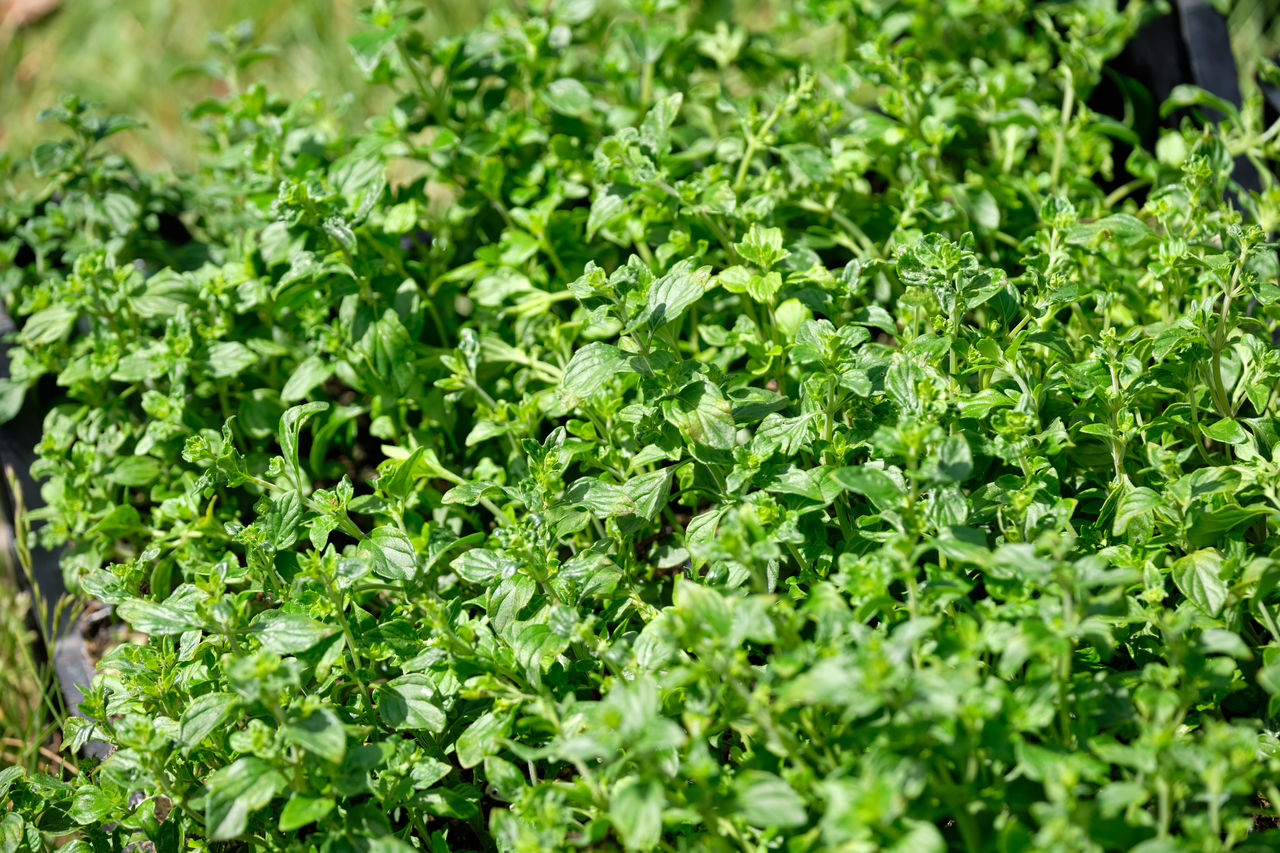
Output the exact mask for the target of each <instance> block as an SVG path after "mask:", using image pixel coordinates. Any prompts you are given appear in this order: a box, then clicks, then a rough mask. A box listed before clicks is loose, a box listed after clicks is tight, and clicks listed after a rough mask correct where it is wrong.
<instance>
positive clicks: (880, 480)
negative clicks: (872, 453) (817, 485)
mask: <svg viewBox="0 0 1280 853" xmlns="http://www.w3.org/2000/svg"><path fill="white" fill-rule="evenodd" d="M831 476H832V478H834V479H835V481H836V482H837V483H839V484H840V485H841V486H844V487H845V488H846V489H848V490H849V491H852V492H857V493H858V494H860V495H863V496H865V497H866V498H867V499H869V500H870V501H871V503H873V504H875V506H876V508H877V509H893V508H894V507H896V506H897V505H898V504H899V503H901V501H902V497H903V493H902V488H901V487H900V486H899V485H898V484H897V483H895V482H894V481H893V479H892V478H891V477H890V476H889V475H888V474H886V473H885V472H884V471H881V470H879V469H876V468H868V467H866V466H858V467H849V468H837V469H836V470H835V471H833V472H831Z"/></svg>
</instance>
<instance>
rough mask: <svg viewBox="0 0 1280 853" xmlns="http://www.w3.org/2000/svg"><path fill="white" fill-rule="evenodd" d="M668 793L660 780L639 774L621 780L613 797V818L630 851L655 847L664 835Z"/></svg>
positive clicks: (611, 819)
mask: <svg viewBox="0 0 1280 853" xmlns="http://www.w3.org/2000/svg"><path fill="white" fill-rule="evenodd" d="M665 803H666V795H665V793H664V792H663V790H662V786H661V785H660V784H658V783H657V782H656V781H652V780H641V779H638V778H636V777H635V776H630V777H627V778H626V779H623V780H622V781H621V782H619V783H618V784H617V785H616V786H615V787H614V789H613V794H612V796H610V797H609V820H610V821H611V822H612V823H613V825H614V828H616V829H617V830H618V835H620V836H621V837H622V844H623V846H624V847H626V849H628V850H652V849H654V847H656V846H657V844H658V841H659V840H660V839H661V837H662V809H663V806H664V805H665Z"/></svg>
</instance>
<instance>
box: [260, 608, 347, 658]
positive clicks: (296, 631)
mask: <svg viewBox="0 0 1280 853" xmlns="http://www.w3.org/2000/svg"><path fill="white" fill-rule="evenodd" d="M337 632H338V629H337V628H336V627H334V626H332V625H325V624H324V623H322V622H317V621H316V620H314V619H311V618H309V617H307V616H303V615H302V614H301V613H287V612H285V611H283V610H264V611H263V612H262V613H259V614H258V615H257V617H255V618H254V620H253V622H251V623H250V625H249V633H251V634H253V635H254V636H256V637H257V638H258V642H260V643H261V644H262V647H263V648H264V649H266V650H267V651H269V652H271V653H273V654H277V655H293V654H298V653H300V652H305V651H306V650H307V649H309V648H311V647H312V646H314V645H315V644H316V643H318V642H320V641H321V640H323V639H324V638H325V637H331V636H333V635H334V634H336V633H337Z"/></svg>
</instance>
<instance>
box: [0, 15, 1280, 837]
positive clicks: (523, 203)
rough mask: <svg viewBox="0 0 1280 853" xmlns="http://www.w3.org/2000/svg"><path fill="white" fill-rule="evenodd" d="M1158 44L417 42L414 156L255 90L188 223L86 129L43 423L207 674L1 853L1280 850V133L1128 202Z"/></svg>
mask: <svg viewBox="0 0 1280 853" xmlns="http://www.w3.org/2000/svg"><path fill="white" fill-rule="evenodd" d="M729 11H730V12H731V11H732V10H729ZM1147 11H1148V10H1147V9H1146V8H1145V7H1142V6H1141V5H1140V4H1134V3H1130V4H1127V5H1126V7H1125V9H1124V10H1123V11H1117V10H1116V9H1115V8H1114V5H1113V4H1108V3H1093V2H1069V3H1059V4H1051V5H1048V4H1034V5H1031V4H1026V3H1022V2H1014V0H1009V2H1000V3H982V4H969V3H961V2H955V3H947V4H945V8H943V9H941V10H940V9H939V8H938V7H937V5H936V4H932V3H922V2H893V3H883V4H861V3H845V2H813V3H798V2H797V3H787V4H777V8H773V9H772V10H771V11H770V12H769V13H768V14H765V13H756V14H754V15H741V14H730V13H727V12H726V10H724V9H722V8H720V7H719V6H718V5H716V4H705V5H704V4H680V3H674V2H662V0H637V2H634V3H601V4H597V3H593V2H581V0H575V1H574V2H570V1H569V0H566V1H565V2H552V3H549V4H546V6H545V7H543V8H540V9H538V10H536V11H535V10H531V9H522V10H519V11H512V12H508V13H502V14H498V15H495V16H493V17H492V18H491V19H490V20H489V21H488V22H487V23H486V24H485V25H484V26H482V27H480V28H477V29H475V30H473V31H471V32H468V33H467V34H465V35H462V36H459V37H456V38H444V39H436V40H430V41H429V40H427V39H425V38H424V37H423V36H422V34H421V32H420V31H419V30H418V29H417V27H416V24H415V20H416V18H415V14H416V13H415V12H414V10H412V9H408V10H405V9H401V8H400V7H399V6H398V5H396V4H383V3H379V4H376V5H375V6H374V7H373V8H372V9H371V10H369V12H368V15H367V28H366V29H365V30H364V31H363V32H361V33H360V34H359V35H357V36H356V37H354V38H353V39H352V41H351V47H352V50H353V52H354V56H355V61H356V63H357V66H358V67H359V68H360V70H361V71H362V73H364V74H365V75H366V76H367V78H368V80H369V83H370V85H372V86H378V87H383V88H387V89H390V90H391V92H392V93H393V96H394V98H395V106H394V108H392V109H391V110H390V111H388V112H387V113H385V114H383V115H378V116H375V117H373V118H371V119H370V120H369V122H368V123H367V125H366V131H365V132H364V133H363V134H361V135H359V136H356V137H346V136H343V135H342V134H341V133H340V132H338V131H337V130H336V125H335V124H334V123H333V122H331V121H330V116H329V114H328V113H327V112H326V110H325V107H324V105H323V104H322V103H320V102H319V101H317V100H303V101H298V102H285V101H282V100H278V99H274V98H272V97H271V96H270V95H269V94H268V93H267V92H266V91H265V90H264V89H263V88H262V87H260V86H257V85H252V84H250V85H239V86H233V87H231V88H230V90H229V91H230V93H229V94H228V95H227V96H226V97H225V98H222V99H219V100H215V101H207V102H203V103H201V104H199V105H198V106H197V107H196V108H195V109H194V110H193V113H194V114H195V115H196V117H197V118H198V119H199V120H200V121H201V122H203V123H204V125H205V127H206V129H207V131H208V133H207V143H208V146H209V151H208V153H207V155H206V158H205V164H206V165H205V168H204V169H203V171H202V172H201V173H200V174H198V175H192V176H189V177H188V178H185V179H181V180H177V181H174V182H169V181H163V180H160V179H157V178H153V177H149V176H147V175H145V174H139V173H137V172H136V171H134V170H131V169H130V168H129V166H128V164H126V163H124V162H122V161H120V160H119V159H118V158H115V157H113V156H112V155H110V154H107V153H103V152H104V151H105V149H104V148H103V147H102V146H99V145H98V144H97V143H98V142H99V140H100V138H101V137H102V136H104V135H105V132H104V131H106V130H114V129H117V128H122V127H124V126H125V123H124V121H123V120H115V119H102V118H96V117H94V114H93V113H92V112H90V111H87V110H86V109H84V107H83V105H82V104H80V102H78V101H76V100H74V99H71V100H68V101H66V102H64V104H63V106H62V108H61V109H60V110H58V111H56V112H54V113H53V117H54V118H56V119H58V120H60V121H62V122H63V123H64V124H65V125H66V126H67V127H68V129H69V132H70V134H71V135H70V137H69V139H68V140H67V141H53V142H49V143H46V144H45V145H44V146H43V147H41V148H39V149H37V150H36V152H35V153H34V154H33V157H32V160H31V165H32V166H33V167H34V168H37V169H38V170H39V171H40V173H41V174H42V175H45V176H47V177H48V179H49V181H50V189H49V190H48V191H47V192H46V193H45V194H43V195H41V196H38V197H35V198H21V197H19V198H17V199H15V200H13V201H11V202H10V203H9V204H8V205H7V206H6V207H5V208H4V211H5V212H4V214H3V216H4V217H5V218H4V220H3V223H4V228H5V229H6V233H8V234H10V235H11V236H9V237H7V238H6V239H5V240H4V241H3V242H0V252H3V253H7V254H6V255H4V257H5V258H6V259H7V260H8V261H9V262H10V265H9V267H8V269H7V271H6V272H5V273H4V274H3V275H4V280H3V289H4V293H5V294H6V297H7V298H8V300H9V302H10V304H11V305H12V306H13V310H14V311H15V313H16V314H17V315H19V316H21V317H23V318H24V325H23V328H22V331H21V332H20V333H18V335H17V338H16V343H17V349H16V353H17V354H16V355H15V362H14V364H15V367H14V370H13V375H12V378H11V379H10V380H9V381H8V382H7V384H6V385H5V386H4V389H3V390H4V393H5V399H6V400H7V406H8V411H9V412H13V411H16V410H17V408H18V407H19V406H20V405H22V404H24V403H25V402H26V401H28V400H30V399H32V398H34V397H35V395H36V394H37V393H38V392H41V389H42V382H43V384H44V386H45V389H44V391H43V393H48V389H47V386H48V383H47V382H44V379H45V378H51V379H52V380H53V381H54V383H56V387H57V389H58V392H57V393H58V397H57V403H56V405H54V406H53V407H52V408H51V410H50V413H49V415H48V417H47V419H46V422H45V437H44V440H43V442H42V445H41V448H40V452H41V460H40V462H39V463H38V467H37V473H38V474H39V475H40V476H41V477H42V478H43V480H44V493H43V497H44V498H45V503H46V508H45V509H44V510H43V511H42V513H43V519H44V521H45V524H44V526H43V527H42V528H41V529H40V535H41V537H42V538H43V540H44V541H45V542H46V543H48V544H57V543H60V542H64V541H66V542H68V543H70V544H69V550H68V551H67V556H66V559H65V562H64V565H65V567H66V570H67V575H68V579H69V581H71V582H72V583H74V584H76V585H77V586H78V588H79V589H80V590H81V591H82V592H83V593H85V594H87V595H91V596H94V597H96V598H98V599H100V600H102V601H104V602H107V603H109V604H112V605H113V606H115V607H116V612H117V614H118V616H119V617H120V618H121V619H123V620H124V621H125V622H127V623H128V624H129V625H131V626H132V627H133V628H134V629H135V630H137V631H140V632H142V633H144V634H146V635H147V636H148V639H147V641H146V642H145V643H129V644H124V645H120V646H118V647H117V648H115V649H114V650H112V651H111V652H110V653H108V655H107V657H106V658H105V659H104V660H103V662H102V665H101V668H100V672H99V675H98V677H97V678H96V680H95V682H94V685H93V687H92V689H91V690H90V691H89V694H88V696H87V698H86V700H85V703H84V704H83V705H82V708H81V710H82V711H83V712H84V713H85V714H86V717H87V718H73V719H71V720H69V721H68V723H67V726H66V733H67V738H68V744H69V748H71V749H74V748H76V747H77V746H78V745H79V744H81V743H83V742H85V741H86V740H88V739H90V738H94V739H100V740H104V741H106V742H108V743H111V744H114V745H115V746H116V747H118V748H117V750H116V751H115V752H114V753H113V754H112V755H111V756H110V757H109V758H107V759H106V760H105V761H103V762H101V763H100V764H98V765H96V766H92V765H89V764H88V763H86V762H82V763H81V766H82V767H85V768H87V770H86V772H85V773H83V774H82V776H80V777H78V778H77V779H76V780H74V782H67V781H63V780H59V779H55V778H53V777H51V776H47V775H40V774H30V775H27V774H23V773H20V772H17V771H16V770H8V771H4V772H3V773H2V774H0V801H5V800H6V799H7V801H8V803H9V805H10V812H9V813H8V814H7V815H6V817H5V818H4V819H3V822H0V832H2V833H3V835H0V838H3V839H5V844H7V845H8V846H9V847H11V848H13V849H18V848H23V849H25V848H31V849H37V848H39V847H41V845H44V844H48V843H51V842H52V840H53V839H55V838H58V837H60V836H65V835H67V834H71V833H75V834H76V838H75V840H74V841H72V842H71V843H73V844H77V845H80V846H82V847H84V848H87V849H91V850H96V849H104V850H105V849H116V848H118V847H119V846H121V845H123V844H127V843H132V842H134V841H140V840H146V841H149V842H151V843H153V844H154V845H155V847H156V849H158V850H160V849H163V850H178V849H182V848H183V847H184V846H190V847H193V848H198V849H230V848H231V847H233V846H235V845H245V846H253V847H256V848H263V849H272V850H312V849H315V850H326V851H330V850H332V851H338V850H408V849H414V848H417V849H424V850H425V849H430V850H433V851H434V850H487V849H499V850H512V851H514V850H546V849H567V848H577V847H582V848H596V849H631V850H648V849H665V850H708V849H711V850H737V849H750V850H766V849H769V850H771V849H786V850H797V851H798V850H828V849H847V850H881V849H883V850H899V851H926V850H937V851H943V850H965V851H975V852H976V851H985V850H1004V851H1031V850H1079V851H1099V850H1130V849H1139V850H1142V851H1144V853H1156V851H1175V850H1176V851H1181V850H1206V851H1208V850H1232V849H1235V850H1245V849H1255V850H1265V849H1270V848H1271V847H1272V846H1273V845H1274V843H1275V842H1274V840H1273V839H1274V832H1273V831H1269V830H1268V829H1267V827H1268V826H1269V823H1268V822H1269V821H1270V820H1271V818H1272V817H1273V813H1274V808H1275V804H1276V803H1277V802H1280V791H1277V790H1276V788H1275V782H1274V780H1275V778H1276V772H1277V770H1280V752H1278V751H1277V742H1276V739H1275V736H1274V734H1273V732H1274V730H1275V729H1274V724H1275V720H1276V715H1277V711H1280V700H1278V699H1277V698H1276V696H1277V694H1278V693H1280V677H1278V674H1280V669H1278V668H1277V667H1280V657H1278V656H1277V652H1276V651H1275V650H1276V648H1280V646H1278V645H1277V638H1278V637H1280V625H1277V623H1276V621H1275V620H1276V615H1275V614H1276V607H1277V601H1278V598H1280V595H1278V594H1277V591H1276V579H1277V578H1278V577H1280V565H1278V564H1277V562H1276V557H1275V553H1276V548H1277V544H1278V543H1280V540H1278V539H1277V521H1278V519H1280V517H1278V515H1277V514H1278V513H1280V492H1278V491H1277V483H1280V467H1278V466H1280V458H1278V457H1277V456H1276V455H1275V453H1276V450H1275V447H1276V443H1277V440H1278V438H1280V437H1278V436H1277V429H1276V425H1277V421H1276V414H1277V410H1276V407H1277V388H1280V384H1278V380H1280V359H1278V358H1277V356H1276V353H1277V350H1276V348H1275V347H1274V345H1273V338H1272V336H1273V335H1274V334H1275V328H1276V325H1277V322H1278V321H1280V311H1278V310H1277V308H1276V302H1277V297H1278V296H1280V289H1278V288H1277V284H1276V277H1277V268H1276V254H1275V246H1274V245H1273V244H1272V243H1270V242H1269V241H1268V234H1269V232H1270V231H1271V230H1272V229H1273V228H1274V225H1275V223H1276V221H1277V215H1278V211H1280V207H1278V204H1277V203H1278V202H1280V195H1277V191H1276V187H1275V182H1274V180H1273V179H1271V178H1270V177H1267V178H1265V180H1266V186H1265V187H1264V189H1263V191H1262V192H1260V193H1256V194H1241V193H1240V191H1239V188H1238V187H1236V186H1235V185H1234V184H1233V183H1232V181H1231V170H1232V164H1233V157H1234V156H1236V155H1240V154H1244V155H1246V156H1249V157H1251V158H1253V159H1255V160H1257V161H1258V162H1259V163H1260V164H1262V165H1264V166H1265V165H1267V164H1270V163H1273V162H1274V161H1275V160H1276V159H1277V157H1276V155H1277V153H1278V152H1277V150H1276V142H1275V140H1276V138H1277V134H1276V130H1275V128H1267V127H1263V126H1262V121H1261V114H1262V113H1261V109H1262V108H1261V102H1260V101H1258V100H1257V99H1253V100H1250V101H1249V102H1248V103H1247V104H1246V105H1245V107H1244V108H1243V109H1242V110H1222V109H1221V105H1218V104H1216V103H1215V102H1213V101H1212V99H1211V98H1210V97H1209V96H1207V95H1206V94H1205V93H1202V92H1199V91H1197V90H1191V89H1183V90H1179V91H1178V92H1177V93H1175V98H1174V100H1173V101H1171V103H1170V104H1169V105H1168V107H1169V109H1170V110H1173V109H1181V110H1183V111H1184V112H1185V117H1184V118H1183V120H1182V122H1181V125H1180V127H1179V129H1178V130H1177V131H1168V132H1166V133H1165V134H1164V136H1163V137H1162V138H1161V140H1160V143H1159V145H1158V146H1157V147H1156V150H1155V151H1145V150H1143V149H1142V148H1141V147H1137V148H1136V149H1135V150H1134V153H1133V154H1131V155H1130V156H1128V158H1127V159H1126V160H1125V162H1123V163H1119V162H1116V161H1115V159H1114V158H1113V151H1114V148H1113V140H1114V139H1116V138H1119V139H1122V140H1124V141H1126V142H1128V143H1131V144H1132V143H1136V142H1137V140H1136V139H1135V138H1134V137H1133V136H1132V134H1131V133H1130V132H1129V131H1128V130H1127V129H1126V128H1125V127H1124V126H1123V125H1122V124H1120V123H1118V122H1116V121H1114V120H1111V119H1108V118H1106V117H1102V116H1098V115H1095V114H1094V113H1092V112H1091V111H1090V110H1089V109H1088V107H1087V106H1086V104H1087V97H1088V94H1089V92H1090V90H1091V88H1092V86H1093V85H1094V84H1095V83H1096V82H1097V80H1098V79H1099V76H1100V74H1101V69H1102V65H1103V63H1104V61H1105V60H1106V58H1107V57H1109V56H1111V55H1113V54H1114V53H1116V52H1117V51H1118V50H1119V49H1120V48H1121V47H1122V46H1123V44H1124V43H1125V41H1126V39H1127V38H1128V37H1129V36H1130V35H1131V34H1132V33H1133V32H1134V30H1135V29H1136V28H1137V26H1138V25H1139V24H1140V23H1141V22H1142V21H1143V20H1144V15H1145V14H1146V12H1147ZM227 47H228V51H229V52H228V54H227V56H228V57H230V59H228V60H226V61H227V62H230V63H231V64H232V65H236V64H237V62H238V60H236V59H235V57H236V56H240V55H241V54H240V53H237V51H251V50H253V48H252V47H251V46H250V45H248V44H243V45H237V44H228V46H227ZM228 67H230V66H228ZM211 68H212V67H211ZM215 70H216V69H215ZM1203 106H1209V107H1214V108H1218V109H1219V110H1220V111H1221V112H1222V113H1223V114H1224V115H1225V120H1224V121H1223V122H1222V123H1221V124H1219V125H1212V124H1207V123H1205V121H1204V120H1203V118H1202V117H1200V116H1199V115H1198V113H1197V112H1196V110H1197V109H1199V108H1201V107H1203ZM1268 174H1269V173H1268ZM1228 189H1230V190H1232V191H1233V193H1234V194H1233V195H1228V194H1226V191H1227V190H1228ZM1237 203H1238V204H1240V205H1242V206H1243V208H1244V209H1243V210H1239V209H1237V208H1236V204H1237ZM172 219H176V220H177V221H178V222H180V223H181V224H182V228H183V230H182V232H180V233H178V235H177V239H175V238H174V234H173V230H175V229H171V230H170V232H169V233H166V232H165V228H164V227H163V224H164V223H169V225H172Z"/></svg>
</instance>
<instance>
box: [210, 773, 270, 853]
mask: <svg viewBox="0 0 1280 853" xmlns="http://www.w3.org/2000/svg"><path fill="white" fill-rule="evenodd" d="M285 784H286V783H285V778H284V776H282V775H281V774H280V772H279V771H278V770H276V769H275V768H274V767H272V766H271V765H270V764H268V763H267V762H265V761H263V760H262V759H261V758H255V757H252V756H248V757H245V758H240V759H237V760H236V761H235V762H233V763H232V764H230V765H228V766H226V767H223V768H222V769H220V770H215V771H213V773H210V774H209V777H208V779H206V780H205V790H206V791H207V794H206V799H205V807H204V822H205V829H206V830H207V831H208V832H209V837H210V838H211V839H213V840H214V841H229V840H231V839H232V838H236V837H237V836H240V835H243V834H244V832H245V830H246V829H247V828H248V823H249V815H251V814H253V813H254V812H256V811H258V810H259V809H261V808H264V807H265V806H266V805H267V804H268V803H270V802H271V801H272V800H273V799H275V796H276V794H278V793H280V791H282V790H283V789H284V788H285Z"/></svg>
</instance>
